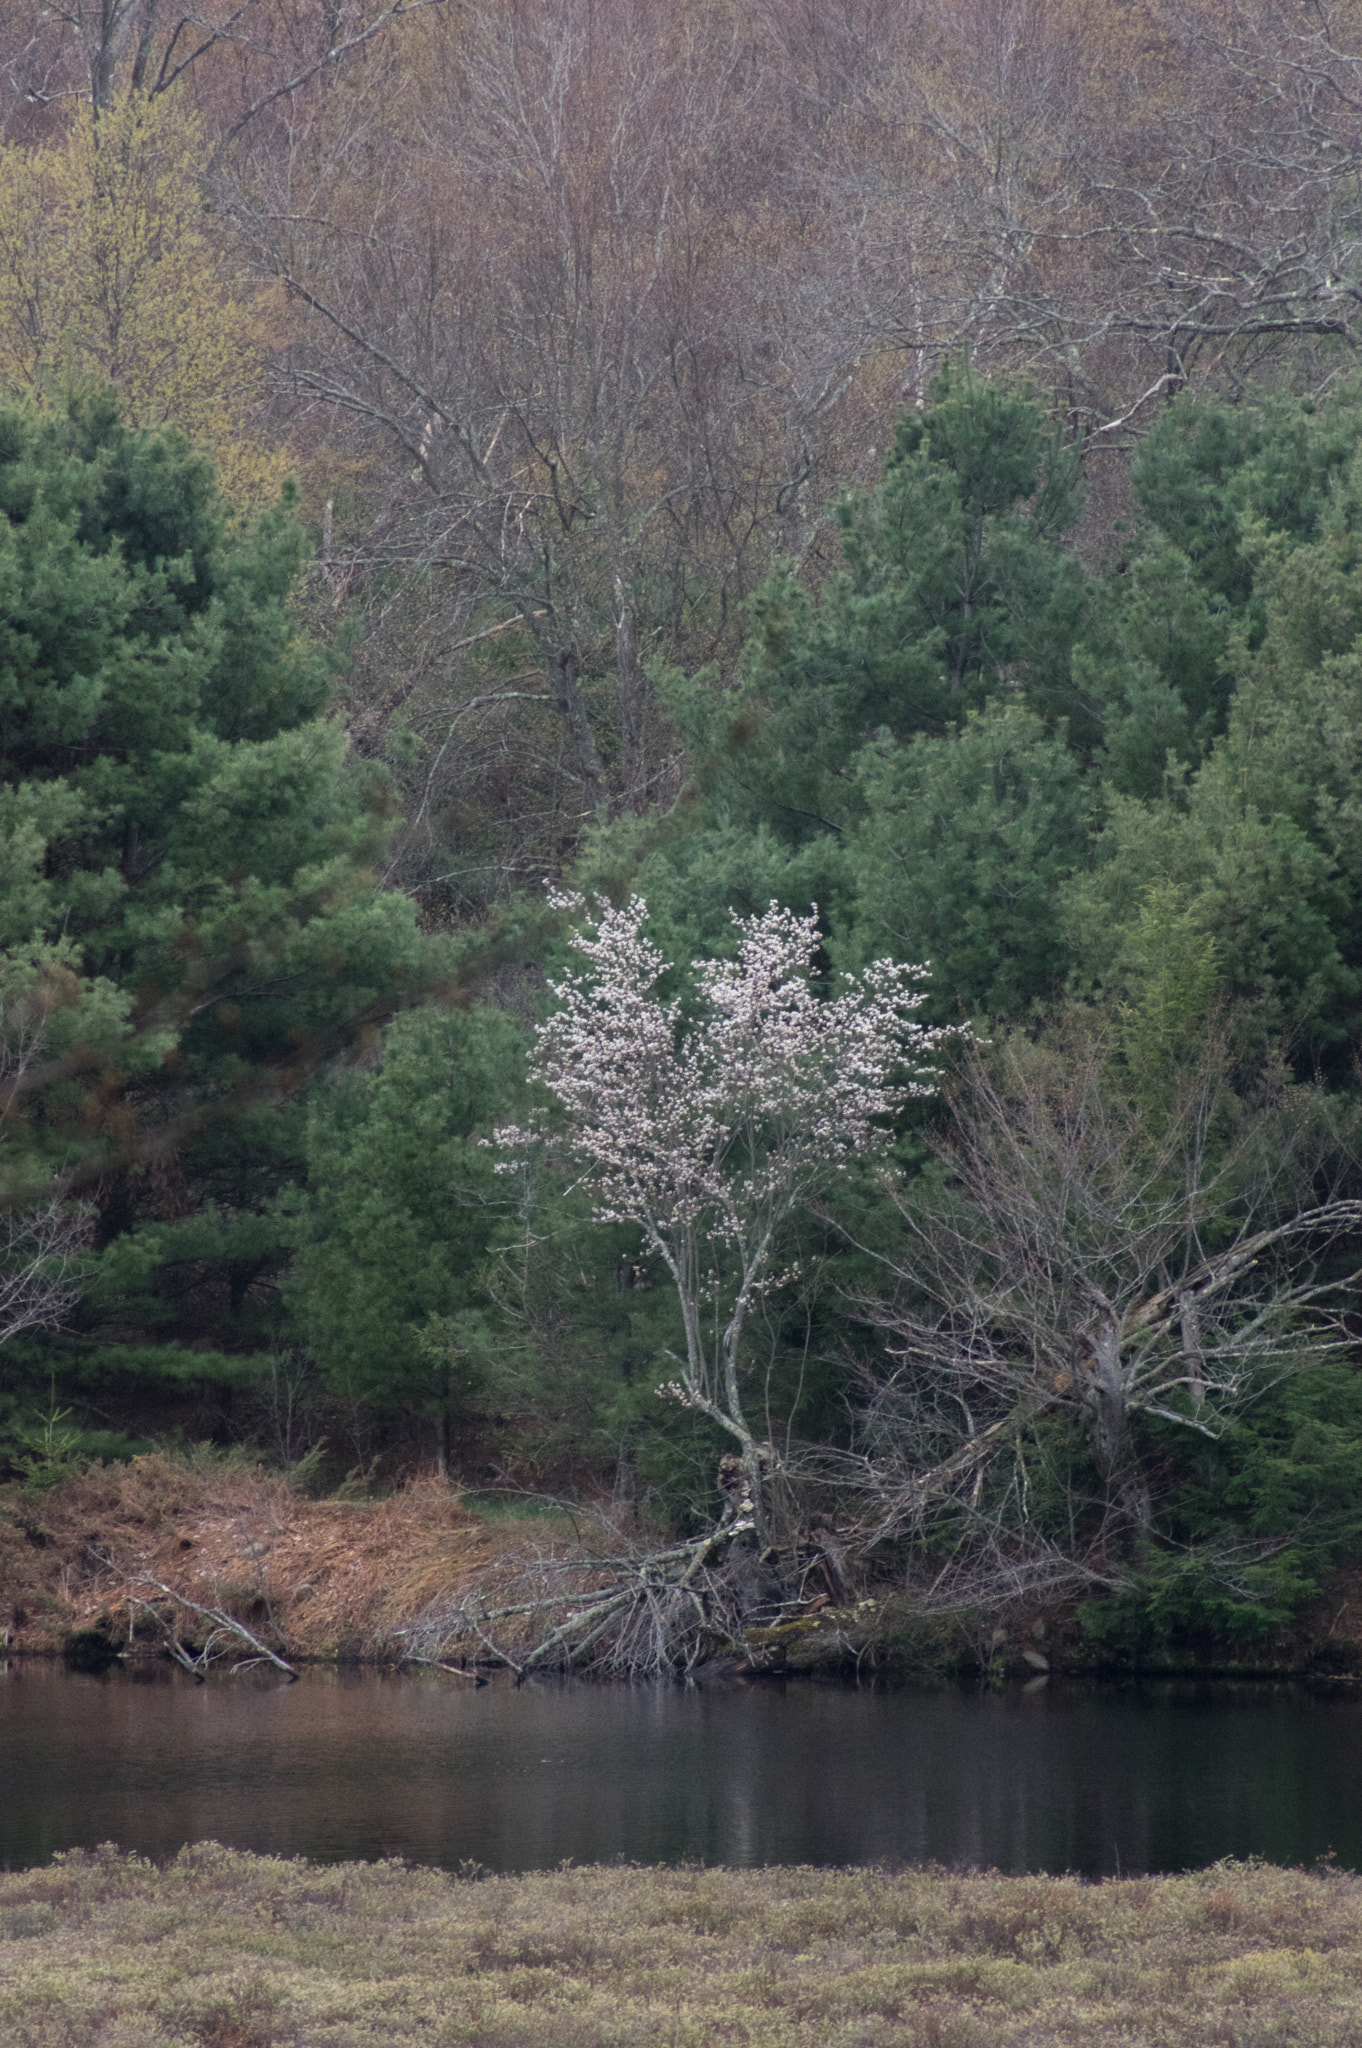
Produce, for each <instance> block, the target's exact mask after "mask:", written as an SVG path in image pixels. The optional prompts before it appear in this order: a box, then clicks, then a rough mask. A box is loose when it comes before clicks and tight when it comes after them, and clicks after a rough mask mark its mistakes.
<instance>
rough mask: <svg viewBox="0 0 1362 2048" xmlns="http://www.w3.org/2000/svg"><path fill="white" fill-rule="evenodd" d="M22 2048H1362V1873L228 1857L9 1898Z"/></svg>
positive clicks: (22, 1878)
mask: <svg viewBox="0 0 1362 2048" xmlns="http://www.w3.org/2000/svg"><path fill="white" fill-rule="evenodd" d="M0 2039H3V2040H4V2042H5V2043H6V2044H7V2048H323V2044H326V2048H406V2044H408V2043H412V2044H415V2043H418V2042H419V2043H429V2044H436V2048H455V2044H461V2048H462V2044H467V2048H474V2044H476V2048H626V2044H636V2043H637V2044H643V2043H649V2044H653V2043H656V2044H658V2048H710V2044H712V2043H734V2044H742V2048H1061V2044H1062V2048H1070V2044H1072V2048H1118V2044H1119V2048H1193V2044H1195V2048H1356V2044H1357V2043H1358V2042H1359V2041H1360V2040H1362V1879H1359V1878H1356V1877H1352V1876H1348V1875H1343V1874H1338V1873H1323V1874H1318V1875H1306V1874H1305V1873H1303V1872H1300V1871H1283V1870H1275V1869H1272V1868H1270V1867H1268V1866H1264V1865H1245V1864H1238V1865H1236V1864H1221V1865H1218V1866H1217V1867H1216V1868H1214V1869H1212V1870H1208V1871H1202V1872H1199V1873H1196V1874H1194V1875H1191V1876H1187V1877H1177V1878H1153V1879H1151V1878H1139V1879H1127V1880H1125V1881H1118V1882H1110V1881H1109V1882H1107V1883H1104V1884H1100V1885H1084V1884H1080V1883H1077V1882H1074V1881H1072V1880H1069V1879H1064V1878H1045V1877H1020V1878H1008V1877H999V1876H997V1875H993V1874H987V1875H972V1876H959V1875H953V1874H948V1873H944V1872H940V1871H937V1872H933V1871H909V1872H905V1873H902V1874H889V1873H886V1872H883V1871H875V1870H809V1869H774V1870H757V1871H736V1870H695V1869H682V1870H625V1869H582V1870H572V1869H564V1870H560V1871H555V1872H552V1873H539V1874H535V1875H531V1876H528V1877H514V1878H490V1879H486V1880H484V1881H482V1882H478V1883H469V1882H461V1881H458V1880H456V1879H452V1878H449V1877H446V1876H444V1875H443V1874H441V1873H440V1872H437V1871H430V1870H407V1869H404V1868H403V1867H402V1866H401V1865H399V1864H393V1863H386V1864H346V1865H335V1866H331V1867H321V1866H317V1865H314V1864H307V1863H303V1862H281V1861H275V1860H272V1859H268V1858H257V1857H252V1856H247V1855H243V1854H238V1853H235V1852H232V1851H229V1850H225V1849H220V1848H217V1847H215V1846H213V1845H211V1844H209V1845H202V1846H200V1847H198V1848H195V1849H189V1850H185V1851H184V1852H183V1853H182V1854H181V1855H180V1856H178V1857H177V1858H176V1859H175V1861H174V1862H173V1863H172V1864H171V1865H169V1867H168V1868H167V1869H165V1870H164V1871H158V1870H156V1869H155V1868H153V1867H152V1866H151V1865H150V1864H147V1863H145V1862H142V1861H139V1860H138V1859H136V1858H132V1857H123V1856H122V1855H120V1854H119V1852H118V1851H116V1850H113V1849H107V1850H101V1851H99V1852H98V1853H97V1854H95V1855H93V1856H90V1855H86V1854H84V1853H76V1854H73V1855H70V1856H66V1857H62V1858H59V1859H58V1860H57V1862H56V1863H55V1864H54V1865H53V1866H52V1867H50V1868H47V1869H44V1870H34V1871H27V1872H21V1873H18V1874H15V1875H11V1876H7V1877H0Z"/></svg>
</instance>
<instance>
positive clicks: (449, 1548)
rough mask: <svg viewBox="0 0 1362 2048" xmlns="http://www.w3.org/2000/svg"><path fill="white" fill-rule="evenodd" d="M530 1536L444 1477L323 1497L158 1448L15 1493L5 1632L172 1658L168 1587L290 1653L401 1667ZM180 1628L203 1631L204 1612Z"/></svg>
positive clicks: (2, 1546)
mask: <svg viewBox="0 0 1362 2048" xmlns="http://www.w3.org/2000/svg"><path fill="white" fill-rule="evenodd" d="M518 1534H519V1535H522V1536H523V1531H519V1532H517V1530H516V1529H515V1527H514V1525H507V1524H502V1523H498V1522H493V1521H489V1520H487V1519H486V1518H485V1517H482V1516H479V1515H476V1514H473V1513H471V1512H470V1511H469V1510H467V1509H466V1508H464V1507H463V1506H461V1505H460V1502H459V1497H458V1495H457V1494H456V1493H454V1492H452V1491H451V1490H450V1488H449V1487H448V1486H445V1485H443V1484H441V1483H438V1482H435V1481H424V1482H420V1481H418V1482H415V1483H413V1484H412V1485H410V1486H407V1487H405V1488H404V1489H403V1490H402V1491H401V1492H400V1493H397V1494H395V1495H393V1496H392V1497H391V1498H390V1499H387V1500H380V1501H339V1500H309V1499H308V1498H306V1497H305V1496H303V1495H301V1494H299V1493H297V1492H295V1491H294V1490H293V1488H291V1487H290V1485H289V1483H288V1481H287V1479H285V1478H283V1477H282V1476H280V1475H278V1474H275V1473H271V1472H269V1471H266V1470H265V1469H263V1468H262V1467H259V1466H252V1465H249V1464H245V1463H241V1464H237V1463H222V1462H220V1461H213V1462H211V1463H209V1462H208V1461H203V1462H202V1463H200V1464H199V1465H197V1466H196V1463H195V1461H194V1460H193V1459H192V1458H191V1459H187V1460H186V1459H182V1458H176V1457H171V1456H168V1455H165V1454H161V1453H152V1454H151V1455H149V1456H147V1457H142V1458H135V1459H134V1460H133V1461H132V1463H131V1464H128V1465H106V1466H102V1467H99V1468H97V1469H95V1470H92V1471H89V1472H85V1473H81V1474H79V1475H77V1476H74V1477H72V1478H69V1479H66V1480H63V1481H62V1482H61V1483H60V1484H58V1485H57V1486H54V1487H52V1488H51V1489H50V1491H47V1492H45V1493H35V1492H32V1491H28V1490H24V1489H20V1488H18V1487H7V1488H0V1628H3V1629H4V1630H5V1641H6V1644H7V1647H8V1648H9V1649H11V1650H13V1651H18V1652H19V1653H21V1654H22V1653H25V1652H28V1653H32V1654H49V1655H50V1654H53V1653H58V1652H67V1651H69V1649H70V1647H71V1645H72V1642H73V1640H76V1641H77V1642H79V1641H81V1640H83V1639H85V1638H89V1637H92V1636H93V1637H95V1638H99V1637H101V1636H102V1637H103V1638H104V1639H105V1640H106V1641H108V1642H109V1644H110V1645H111V1646H112V1647H114V1648H117V1649H125V1648H127V1647H129V1639H131V1647H132V1649H133V1650H134V1651H136V1649H137V1648H138V1645H139V1638H140V1643H141V1646H142V1647H144V1648H145V1649H146V1651H147V1652H148V1654H150V1653H152V1652H153V1651H157V1652H159V1651H160V1649H161V1647H162V1643H161V1638H160V1634H159V1631H158V1628H157V1625H156V1621H155V1611H156V1610H157V1609H160V1610H162V1611H164V1612H168V1611H169V1609H168V1606H167V1603H166V1602H165V1600H164V1598H163V1596H161V1595H159V1594H158V1592H157V1586H158V1585H159V1586H161V1587H166V1588H169V1589H170V1591H171V1592H172V1593H174V1594H178V1595H180V1596H182V1598H183V1599H184V1600H185V1601H193V1602H195V1603H197V1605H199V1606H201V1607H209V1608H222V1609H224V1610H226V1611H227V1612H229V1613H231V1614H233V1615H235V1616H237V1617H239V1618H240V1619H241V1620H242V1621H243V1622H245V1623H246V1624H247V1625H248V1626H249V1627H251V1628H252V1629H253V1630H254V1631H255V1632H256V1633H258V1634H259V1635H260V1637H261V1639H262V1641H266V1642H268V1643H269V1645H270V1646H271V1647H272V1648H276V1649H278V1650H280V1651H282V1653H283V1654H284V1655H285V1656H287V1657H289V1658H291V1659H307V1658H334V1657H341V1658H390V1657H392V1656H393V1655H394V1654H395V1651H396V1649H397V1647H398V1644H397V1640H396V1638H395V1636H394V1631H395V1630H396V1629H399V1628H400V1627H401V1626H402V1625H403V1624H404V1623H405V1622H407V1621H410V1620H411V1619H412V1618H413V1617H414V1616H415V1615H418V1614H420V1613H421V1611H422V1610H423V1609H424V1608H425V1607H426V1606H427V1605H428V1604H429V1603H430V1601H432V1600H433V1599H435V1598H436V1596H437V1595H444V1594H447V1593H449V1592H450V1591H451V1589H458V1588H464V1587H468V1586H472V1585H474V1584H476V1583H479V1582H485V1583H486V1584H487V1585H488V1586H489V1587H492V1586H494V1585H495V1583H496V1580H497V1576H498V1562H499V1560H500V1559H501V1558H502V1557H503V1556H505V1555H506V1554H507V1553H508V1552H510V1551H511V1550H512V1549H513V1548H514V1545H515V1541H516V1538H517V1535H518ZM130 1594H134V1595H136V1596H137V1599H133V1600H130V1597H129V1596H130ZM138 1599H140V1600H142V1601H145V1602H146V1603H147V1606H145V1607H140V1606H139V1605H138V1604H137V1600H138ZM181 1619H182V1620H183V1621H184V1622H185V1623H186V1625H187V1626H186V1631H185V1632H186V1633H192V1627H191V1626H189V1624H190V1623H191V1622H192V1610H191V1609H188V1608H185V1609H184V1610H183V1613H182V1615H181ZM86 1647H87V1648H88V1649H89V1650H90V1651H91V1652H92V1653H94V1654H96V1655H97V1652H98V1642H97V1641H95V1642H93V1643H87V1645H86Z"/></svg>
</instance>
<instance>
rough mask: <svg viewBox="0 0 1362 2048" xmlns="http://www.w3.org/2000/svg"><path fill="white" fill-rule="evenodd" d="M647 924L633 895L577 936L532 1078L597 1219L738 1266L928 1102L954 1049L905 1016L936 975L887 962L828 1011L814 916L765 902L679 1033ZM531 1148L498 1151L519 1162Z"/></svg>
mask: <svg viewBox="0 0 1362 2048" xmlns="http://www.w3.org/2000/svg"><path fill="white" fill-rule="evenodd" d="M560 900H561V901H562V902H564V903H565V904H566V903H569V902H571V903H577V902H580V899H570V898H563V899H560ZM647 915H648V912H647V905H646V904H645V903H644V901H643V900H642V898H641V897H637V896H636V897H634V898H633V899H632V900H631V901H630V902H629V903H627V904H626V905H625V906H624V907H623V908H622V909H613V908H610V907H608V906H599V907H598V912H597V915H596V917H595V918H594V919H593V920H591V921H589V922H587V923H585V924H584V925H583V926H582V927H581V928H579V929H578V931H577V932H576V934H575V935H574V938H573V942H572V943H573V946H574V949H575V950H576V952H577V953H578V954H579V955H580V957H581V959H582V960H583V962H584V963H585V964H584V966H583V968H582V969H581V970H580V971H578V972H575V973H571V974H569V975H567V976H566V977H565V978H564V979H563V980H562V981H560V982H557V983H555V984H554V985H553V993H554V994H555V995H556V996H557V998H558V1008H557V1010H556V1011H555V1012H554V1014H553V1015H552V1016H550V1017H549V1018H548V1019H547V1020H546V1022H545V1023H544V1024H542V1025H541V1026H540V1027H539V1031H538V1034H537V1044H536V1058H535V1066H536V1071H537V1075H538V1078H539V1079H540V1080H541V1081H542V1082H543V1083H544V1085H545V1086H546V1087H547V1088H548V1090H549V1092H550V1093H551V1094H552V1095H553V1096H555V1097H556V1098H557V1101H558V1103H559V1104H560V1105H561V1108H562V1110H563V1111H564V1112H565V1114H566V1120H567V1126H568V1136H567V1144H568V1147H569V1149H570V1151H571V1153H572V1154H573V1156H574V1158H575V1159H576V1161H577V1163H578V1165H579V1167H580V1169H581V1171H582V1173H583V1177H584V1179H585V1180H586V1182H587V1184H588V1185H589V1186H590V1187H591V1188H592V1189H593V1191H594V1194H595V1197H596V1206H595V1213H596V1216H597V1218H598V1220H599V1221H601V1222H612V1223H636V1224H639V1225H641V1226H642V1227H643V1229H644V1230H645V1232H646V1234H647V1236H648V1238H649V1240H650V1242H652V1243H653V1245H654V1246H655V1247H656V1248H657V1249H659V1250H661V1251H664V1252H671V1253H672V1254H676V1253H678V1252H679V1251H680V1250H681V1249H682V1247H683V1243H684V1241H685V1240H687V1239H689V1238H691V1237H692V1236H693V1235H694V1234H695V1233H696V1232H697V1231H698V1233H699V1235H700V1236H708V1237H715V1238H718V1239H719V1240H721V1241H726V1242H728V1243H729V1244H731V1245H732V1246H733V1247H734V1248H736V1249H737V1250H738V1251H739V1252H740V1253H742V1254H743V1264H744V1266H746V1265H747V1264H748V1255H749V1254H751V1253H754V1252H755V1251H756V1248H757V1246H758V1244H760V1245H762V1246H763V1248H764V1249H766V1250H769V1248H770V1240H771V1234H772V1231H773V1229H774V1226H775V1225H776V1224H777V1223H778V1222H779V1220H780V1219H781V1217H783V1215H784V1214H785V1213H787V1212H788V1210H789V1208H790V1207H791V1206H792V1205H793V1204H794V1203H796V1202H798V1201H800V1200H803V1199H805V1198H807V1197H808V1196H809V1195H811V1194H813V1193H814V1192H815V1191H816V1189H817V1188H818V1187H819V1186H820V1185H821V1184H824V1183H825V1182H826V1181H827V1179H828V1178H829V1176H831V1175H833V1174H835V1173H837V1172H838V1171H840V1170H841V1169H843V1168H844V1167H845V1166H846V1164H847V1162H848V1161H849V1160H850V1159H851V1158H853V1157H854V1156H856V1155H858V1154H864V1153H866V1152H868V1151H872V1150H874V1149H876V1148H878V1147H880V1146H882V1145H883V1144H884V1143H885V1142H886V1141H887V1137H888V1132H887V1129H886V1120H887V1119H888V1118H889V1117H890V1115H891V1114H892V1112H893V1111H894V1110H895V1109H896V1108H897V1107H898V1106H899V1104H900V1103H901V1102H902V1101H903V1100H904V1098H905V1097H906V1096H908V1095H911V1094H926V1093H930V1092H931V1086H932V1075H931V1070H930V1067H929V1065H928V1064H927V1062H928V1060H929V1057H930V1054H931V1052H932V1050H933V1048H934V1047H935V1046H936V1044H937V1043H938V1042H939V1040H940V1039H941V1037H942V1036H943V1035H944V1034H943V1033H941V1032H939V1031H932V1030H928V1029H925V1028H924V1027H922V1026H921V1025H919V1024H917V1023H916V1022H915V1021H914V1018H913V1013H914V1012H915V1011H916V1010H917V1008H918V1007H919V1005H920V1004H921V1002H922V1000H923V994H924V991H923V988H922V983H923V981H924V980H925V978H926V970H925V968H922V967H910V966H903V965H900V964H898V963H896V962H894V961H890V960H879V961H876V962H874V963H873V965H871V966H870V967H868V968H866V969H865V970H864V972H863V973H861V974H860V975H844V976H843V977H842V983H843V986H842V989H841V992H840V993H839V994H836V995H834V996H831V997H827V998H823V997H820V996H819V995H818V993H817V992H816V991H815V989H814V988H813V987H812V985H811V983H810V979H809V973H810V968H811V966H812V963H813V959H814V955H815V952H816V949H817V945H818V932H817V918H816V915H811V916H808V917H798V916H796V915H795V914H794V913H792V912H790V911H787V910H782V909H781V908H779V906H778V905H777V904H775V903H772V904H771V905H770V907H769V908H768V909H767V910H765V911H763V912H761V913H760V914H759V915H757V916H755V917H749V918H742V917H737V916H735V917H734V924H735V926H736V929H737V936H738V947H737V952H736V956H735V957H734V958H732V959H724V960H707V961H702V962H697V963H696V964H695V967H694V970H693V971H694V975H695V979H696V983H697V987H698V994H699V1002H698V1007H697V1015H696V1017H695V1020H694V1021H693V1022H691V1023H689V1024H688V1025H686V1026H685V1027H684V1028H683V1024H682V1016H681V1008H680V1005H679V1003H677V1002H675V1001H673V1002H664V1001H662V1000H661V999H660V998H659V997H658V996H657V994H656V988H657V984H658V982H659V980H660V979H661V977H662V975H663V973H664V971H665V969H666V965H667V963H666V962H665V960H664V959H663V957H662V955H661V953H660V952H659V951H658V949H657V947H656V946H654V945H653V944H652V942H651V941H650V940H649V939H648V938H646V937H645V936H644V929H643V927H644V925H645V922H646V920H647ZM534 1135H535V1134H534V1133H532V1132H525V1131H520V1130H516V1129H513V1128H506V1129H504V1130H501V1131H499V1132H498V1133H497V1139H498V1142H499V1143H501V1144H502V1145H504V1146H507V1147H510V1148H520V1147H523V1146H524V1145H525V1144H527V1143H528V1142H529V1141H530V1140H531V1138H532V1137H533V1136H534ZM669 1263H670V1260H669ZM752 1277H753V1278H755V1277H756V1276H755V1275H753V1276H752Z"/></svg>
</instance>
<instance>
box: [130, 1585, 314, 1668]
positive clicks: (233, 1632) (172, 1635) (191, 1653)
mask: <svg viewBox="0 0 1362 2048" xmlns="http://www.w3.org/2000/svg"><path fill="white" fill-rule="evenodd" d="M133 1586H149V1587H150V1588H151V1589H152V1590H153V1591H154V1592H156V1593H158V1594H159V1595H160V1596H161V1599H162V1601H166V1600H168V1601H170V1602H171V1603H172V1607H181V1608H186V1609H188V1611H189V1612H190V1613H191V1614H196V1615H198V1616H199V1618H200V1620H202V1621H206V1622H207V1623H208V1624H209V1631H208V1634H207V1635H206V1636H205V1638H204V1640H203V1642H202V1643H201V1644H200V1646H199V1648H198V1649H197V1650H191V1649H190V1648H188V1647H187V1646H186V1645H185V1644H184V1643H183V1642H182V1641H181V1640H180V1635H179V1631H178V1629H177V1628H176V1625H175V1621H174V1618H173V1616H172V1618H171V1619H170V1620H167V1619H166V1617H165V1615H164V1614H163V1613H162V1612H161V1611H160V1608H159V1607H158V1605H157V1603H156V1602H155V1601H152V1600H148V1599H145V1598H144V1597H143V1596H142V1595H141V1594H140V1593H135V1592H134V1591H133V1590H132V1587H133ZM128 1604H129V1605H130V1606H133V1607H136V1608H137V1610H138V1611H139V1613H142V1614H145V1615H147V1616H148V1617H149V1618H150V1619H151V1620H152V1621H153V1622H154V1623H155V1625H156V1627H157V1628H158V1629H159V1630H160V1633H161V1636H162V1639H163V1640H164V1642H165V1646H166V1648H167V1650H168V1651H169V1652H170V1654H171V1656H172V1657H173V1658H174V1659H175V1662H176V1663H177V1664H180V1665H182V1666H183V1667H184V1669H185V1670H186V1671H189V1672H192V1673H193V1675H194V1677H195V1678H206V1677H207V1675H208V1671H209V1667H210V1666H211V1665H212V1663H213V1661H214V1659H215V1658H217V1657H219V1656H221V1655H222V1654H223V1653H224V1650H225V1648H226V1647H227V1646H228V1645H229V1644H231V1643H238V1644H240V1643H244V1644H245V1645H246V1647H247V1648H248V1649H250V1650H251V1651H252V1652H253V1653H254V1654H253V1655H252V1656H249V1657H243V1658H241V1659H239V1660H238V1661H237V1662H236V1663H235V1664H233V1666H232V1672H233V1674H235V1673H236V1672H238V1671H250V1670H251V1669H253V1667H254V1666H256V1665H257V1664H273V1665H274V1666H275V1667H276V1669H277V1670H279V1671H282V1672H283V1673H284V1674H285V1676H286V1677H287V1678H289V1679H290V1680H293V1679H296V1678H297V1676H298V1674H297V1672H296V1671H295V1670H294V1668H293V1666H292V1665H291V1664H290V1663H288V1662H287V1661H286V1660H285V1659H284V1658H283V1657H281V1656H280V1655H279V1654H278V1652H277V1651H275V1650H272V1649H271V1648H270V1647H269V1645H268V1643H262V1642H261V1640H260V1638H259V1636H258V1635H256V1634H255V1633H254V1631H253V1630H251V1629H249V1628H247V1626H246V1624H245V1622H244V1621H238V1620H237V1618H236V1616H235V1615H234V1614H229V1613H228V1612H227V1610H226V1608H224V1607H205V1606H203V1605H202V1604H201V1603H200V1602H199V1601H197V1600H191V1599H190V1598H189V1597H188V1595H187V1594H184V1593H177V1592H175V1591H174V1589H173V1588H172V1587H170V1586H167V1585H165V1584H164V1583H163V1581H162V1580H160V1579H148V1578H138V1579H134V1580H133V1581H132V1583H131V1585H130V1586H129V1589H128Z"/></svg>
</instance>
